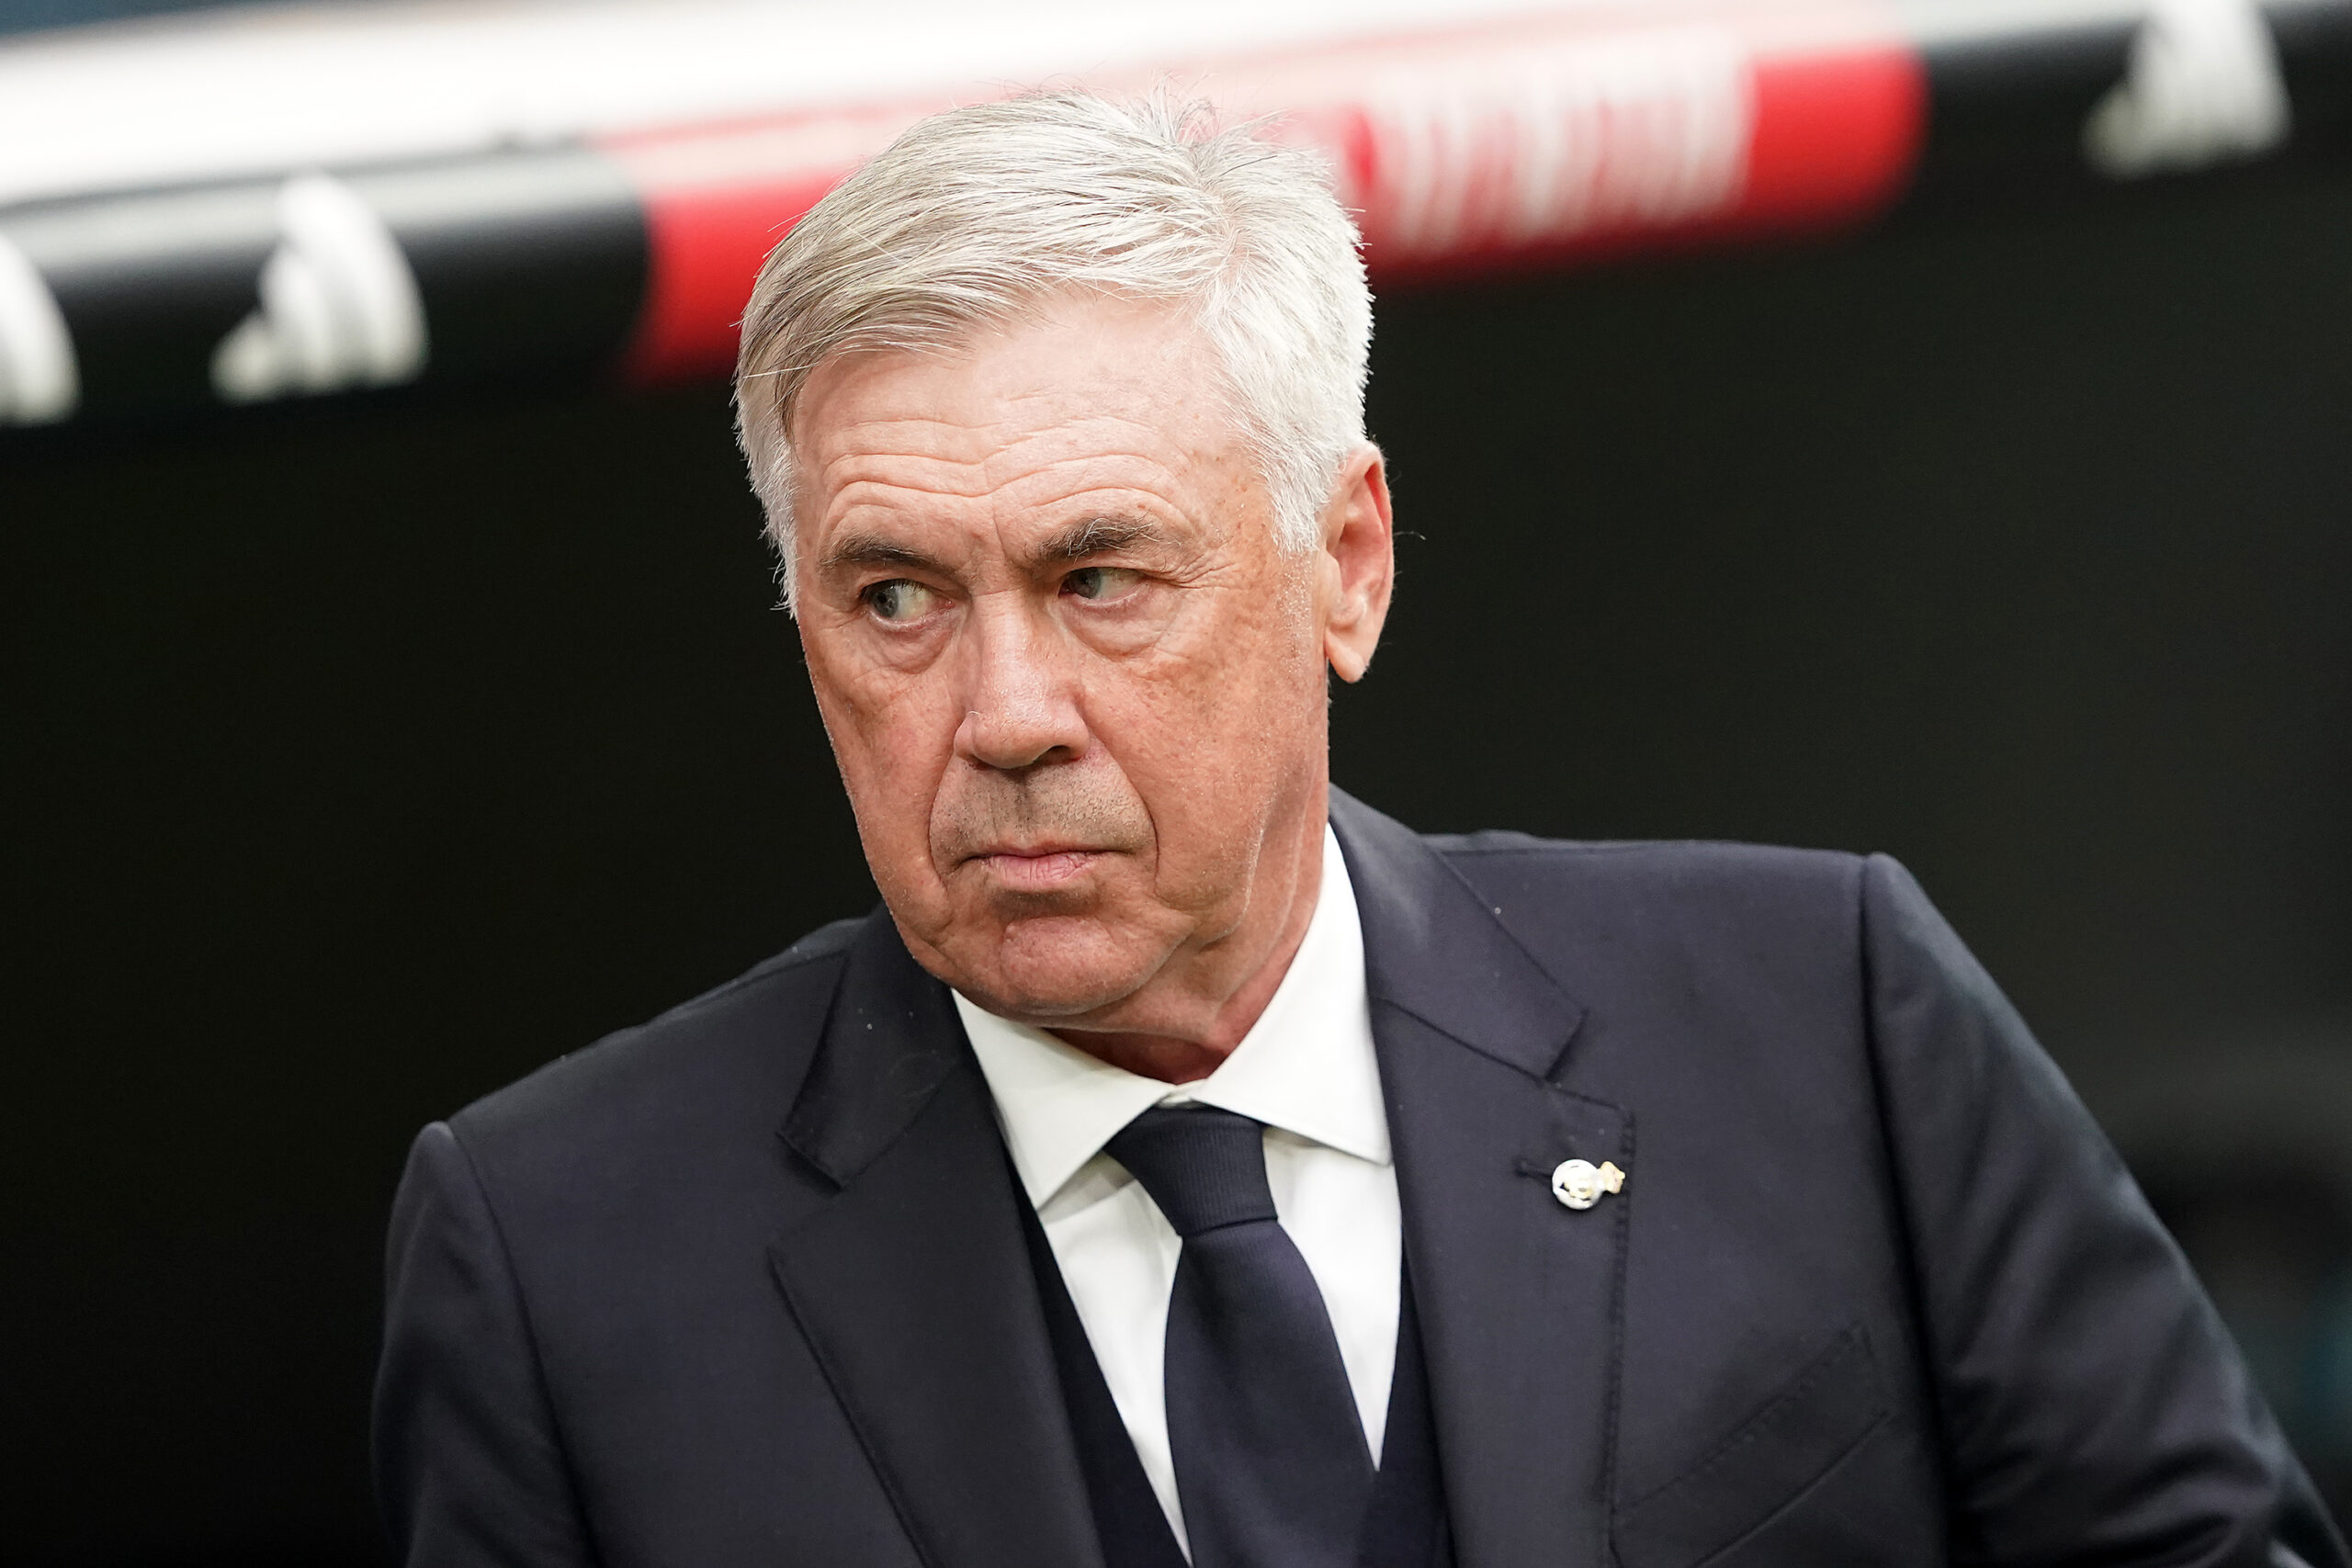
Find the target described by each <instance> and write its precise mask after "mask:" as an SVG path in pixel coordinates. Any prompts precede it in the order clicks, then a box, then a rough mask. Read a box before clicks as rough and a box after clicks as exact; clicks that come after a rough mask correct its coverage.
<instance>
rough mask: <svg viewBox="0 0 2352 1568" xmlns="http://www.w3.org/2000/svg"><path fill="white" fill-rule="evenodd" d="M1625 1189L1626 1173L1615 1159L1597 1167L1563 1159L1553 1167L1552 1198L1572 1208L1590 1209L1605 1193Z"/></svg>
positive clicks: (1576, 1160) (1584, 1162)
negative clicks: (1619, 1167) (1618, 1166)
mask: <svg viewBox="0 0 2352 1568" xmlns="http://www.w3.org/2000/svg"><path fill="white" fill-rule="evenodd" d="M1623 1190H1625V1173H1624V1172H1623V1171H1622V1170H1620V1169H1618V1168H1617V1162H1616V1161H1615V1160H1603V1161H1601V1162H1600V1164H1599V1165H1598V1166H1596V1165H1594V1164H1593V1163H1592V1162H1591V1161H1590V1160H1589V1159H1564V1160H1562V1161H1561V1162H1560V1163H1559V1164H1558V1165H1555V1166H1554V1167H1553V1168H1552V1196H1553V1197H1555V1198H1557V1199H1558V1200H1559V1201H1561V1202H1562V1203H1565V1204H1566V1205H1567V1206H1568V1207H1569V1208H1571V1209H1589V1208H1591V1207H1592V1206H1593V1205H1594V1204H1595V1203H1598V1202H1600V1195H1601V1194H1602V1193H1604V1192H1623Z"/></svg>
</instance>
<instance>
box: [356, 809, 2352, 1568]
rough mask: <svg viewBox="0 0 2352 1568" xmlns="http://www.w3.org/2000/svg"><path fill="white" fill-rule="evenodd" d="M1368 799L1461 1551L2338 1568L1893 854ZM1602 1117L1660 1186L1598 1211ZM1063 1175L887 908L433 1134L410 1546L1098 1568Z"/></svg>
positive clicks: (529, 1556) (404, 1320)
mask: <svg viewBox="0 0 2352 1568" xmlns="http://www.w3.org/2000/svg"><path fill="white" fill-rule="evenodd" d="M1331 818H1332V822H1333V825H1334V827H1335V828H1336V829H1337V830H1338V833H1339V838H1340V847H1341V850H1342V852H1344V853H1345V855H1346V857H1347V862H1348V869H1349V874H1350V875H1351V878H1352V879H1353V881H1354V884H1355V888H1356V896H1357V898H1358V900H1359V902H1360V905H1361V908H1362V916H1363V934H1364V952H1365V963H1366V966H1367V969H1368V972H1369V980H1370V990H1371V997H1372V1016H1373V1031H1374V1040H1375V1043H1376V1046H1377V1050H1378V1054H1379V1061H1380V1070H1381V1076H1382V1082H1383V1089H1384V1091H1385V1096H1386V1100H1387V1109H1388V1119H1389V1124H1390V1128H1391V1132H1392V1134H1393V1137H1394V1142H1395V1147H1396V1153H1397V1181H1398V1188H1399V1191H1400V1194H1401V1197H1402V1201H1403V1208H1404V1224H1405V1247H1406V1254H1407V1258H1408V1263H1409V1269H1410V1273H1411V1277H1412V1280H1413V1287H1414V1295H1415V1300H1416V1303H1417V1304H1418V1308H1419V1316H1420V1325H1421V1334H1422V1338H1423V1345H1424V1348H1425V1352H1426V1357H1427V1364H1428V1374H1429V1384H1430V1398H1431V1404H1432V1409H1433V1413H1434V1424H1435V1428H1436V1432H1437V1436H1438V1445H1439V1457H1440V1467H1441V1472H1442V1483H1443V1489H1444V1495H1445V1499H1446V1506H1447V1509H1448V1512H1449V1514H1450V1517H1451V1520H1452V1529H1453V1540H1454V1546H1455V1550H1456V1552H1457V1554H1458V1558H1459V1562H1460V1563H1461V1564H1462V1565H1463V1568H1539V1565H1540V1568H1551V1565H1555V1564H1556V1565H1562V1568H1566V1565H1576V1568H1600V1565H1602V1564H1608V1563H1615V1564H1621V1565H1622V1568H1698V1565H1700V1564H1702V1563H1703V1564H1707V1565H1709V1568H1753V1565H1761V1564H1791V1565H1803V1568H1826V1565H1833V1564H1849V1563H1850V1564H1864V1563H1868V1564H1901V1565H1905V1568H1924V1565H1928V1564H1936V1563H1943V1562H1953V1563H2003V1564H2042V1563H2050V1564H2055V1563H2100V1564H2119V1565H2120V1564H2158V1563H2162V1564H2168V1565H2172V1564H2177V1565H2183V1568H2186V1565H2189V1564H2199V1565H2206V1564H2212V1565H2219V1564H2244V1565H2246V1568H2256V1565H2262V1568H2293V1565H2295V1564H2297V1563H2309V1564H2311V1565H2312V1568H2345V1561H2346V1560H2345V1555H2344V1551H2343V1547H2342V1545H2341V1542H2340V1540H2338V1538H2337V1537H2336V1535H2335V1530H2334V1529H2333V1528H2332V1526H2331V1525H2330V1524H2329V1522H2328V1520H2327V1518H2326V1517H2325V1515H2324V1512H2323V1511H2322V1510H2321V1508H2320V1506H2319V1505H2318V1504H2317V1502H2316V1501H2315V1500H2314V1498H2313V1495H2312V1490H2311V1486H2310V1483H2308V1481H2307V1480H2306V1479H2305V1477H2304V1475H2303V1473H2302V1472H2301V1468H2300V1467H2299V1466H2298V1465H2297V1463H2296V1461H2295V1460H2294V1459H2293V1457H2292V1456H2291V1455H2290V1453H2289V1451H2288V1450H2287V1449H2286V1447H2285V1446H2284V1444H2283V1443H2282V1441H2281V1439H2280V1438H2279V1435H2278V1429H2277V1427H2276V1426H2275V1425H2274V1423H2273V1422H2272V1420H2271V1418H2270V1416H2269V1415H2268V1413H2267V1411H2266V1410H2265V1409H2264V1407H2263V1404H2262V1403H2261V1400H2260V1399H2259V1397H2258V1396H2257V1395H2256V1393H2255V1391H2254V1390H2253V1388H2252V1387H2251V1385H2250V1384H2249V1382H2248V1381H2247V1377H2246V1374H2245V1369H2244V1367H2243V1366H2242V1365H2241V1363H2240V1361H2239V1359H2238V1357H2237V1356H2236V1354H2235V1353H2234V1352H2233V1350H2232V1348H2231V1347H2230V1345H2229V1343H2228V1341H2227V1339H2226V1337H2224V1334H2223V1331H2222V1327H2221V1325H2219V1323H2218V1322H2217V1321H2216V1319H2215V1317H2214V1315H2213V1313H2212V1310H2211V1307H2210V1306H2209V1305H2208V1304H2207V1303H2206V1300H2205V1298H2204V1296H2203V1295H2202V1294H2201V1292H2199V1289H2198V1287H2197V1285H2196V1283H2195V1282H2194V1280H2192V1279H2191V1277H2190V1275H2189V1272H2188V1269H2187V1268H2186V1266H2185V1265H2184V1264H2183V1262H2182V1259H2181V1257H2180V1254H2179V1252H2178V1251H2177V1248H2176V1247H2174V1246H2173V1244H2172V1242H2171V1241H2170V1239H2168V1238H2167V1237H2166V1235H2165V1233H2164V1231H2163V1230H2162V1229H2161V1228H2160V1227H2159V1226H2158V1224H2157V1223H2156V1221H2155V1220H2154V1217H2153V1216H2152V1215H2151V1214H2150V1213H2149V1211H2148V1209H2147V1206H2146V1204H2145V1203H2144V1202H2143V1200H2142V1199H2141V1196H2140V1194H2139V1192H2138V1191H2137V1190H2136V1189H2135V1188H2134V1187H2133V1185H2132V1182H2131V1179H2130V1177H2129V1176H2127V1175H2126V1174H2125V1172H2124V1169H2123V1168H2122V1166H2121V1164H2120V1162H2119V1161H2118V1160H2117V1158H2116V1156H2115V1154H2114V1153H2113V1151H2112V1150H2111V1149H2110V1148H2109V1145H2108V1144H2107V1142H2106V1140H2105V1139H2104V1138H2103V1137H2101V1136H2100V1134H2099V1133H2098V1130H2097V1129H2096V1128H2095V1127H2094V1126H2093V1125H2092V1123H2091V1122H2090V1121H2089V1119H2088V1118H2087V1117H2086V1115H2085V1114H2084V1112H2083V1111H2082V1109H2081V1107H2080V1106H2079V1105H2078V1104H2077V1102H2076V1101H2075V1098H2074V1096H2073V1094H2072V1093H2071V1092H2070V1091H2069V1090H2068V1089H2067V1087H2066V1085H2065V1083H2064V1080H2063V1079H2062V1078H2061V1077H2060V1076H2059V1074H2058V1072H2057V1070H2056V1069H2055V1068H2054V1067H2053V1066H2052V1065H2051V1063H2050V1062H2049V1060H2048V1059H2047V1058H2046V1057H2045V1056H2044V1055H2042V1053H2041V1050H2040V1049H2039V1048H2038V1047H2037V1046H2036V1045H2035V1044H2034V1043H2033V1041H2032V1039H2031V1037H2030V1035H2029V1034H2028V1032H2027V1031H2026V1029H2025V1026H2024V1024H2023V1023H2022V1022H2021V1021H2019V1020H2018V1016H2017V1014H2016V1013H2015V1012H2014V1011H2013V1010H2011V1009H2010V1007H2009V1006H2008V1004H2007V1001H2005V1000H2004V999H2003V998H2002V996H2001V994H2000V992H1999V990H1998V989H1997V988H1996V987H1995V986H1994V984H1993V982H1992V980H1991V979H1990V978H1989V977H1988V976H1986V975H1985V972H1984V971H1983V969H1981V968H1980V967H1979V966H1978V965H1977V964H1976V963H1975V962H1974V961H1973V959H1972V958H1971V957H1970V955H1969V954H1968V953H1967V952H1966V950H1965V949H1964V948H1963V947H1962V945H1961V943H1960V942H1959V941H1958V940H1957V939H1956V938H1955V937H1954V936H1953V934H1952V933H1951V931H1950V929H1949V928H1948V927H1947V926H1946V925H1945V924H1944V923H1943V921H1942V920H1941V919H1939V918H1938V916H1937V915H1936V913H1935V911H1934V910H1933V909H1932V908H1930V907H1929V905H1928V901H1927V899H1926V898H1925V897H1923V896H1922V895H1921V894H1920V892H1919V890H1918V888H1917V886H1915V885H1914V884H1913V882H1912V881H1911V880H1910V878H1909V877H1908V876H1907V875H1905V873H1904V872H1903V870H1902V869H1901V868H1900V867H1899V866H1897V865H1896V864H1895V863H1893V862H1892V861H1889V860H1886V859H1884V858H1871V859H1868V860H1864V859H1858V858H1854V857H1850V856H1846V855H1837V854H1826V853H1813V852H1795V851H1785V850H1770V849H1754V848H1743V847H1735V846H1723V845H1690V844H1567V843H1554V842H1545V841H1543V840H1535V839H1532V838H1526V837H1523V836H1521V835H1517V834H1507V833H1496V834H1479V835H1475V836H1472V837H1467V838H1422V837H1419V836H1418V835H1416V834H1414V833H1412V832H1410V831H1408V830H1407V829H1404V828H1402V827H1400V826H1398V825H1397V823H1395V822H1393V821H1391V820H1389V819H1388V818H1385V817H1383V816H1380V815H1379V814H1378V813H1376V812H1374V811H1372V810H1370V809H1368V808H1367V807H1363V806H1362V805H1360V804H1358V803H1356V802H1354V801H1352V800H1350V799H1349V798H1347V797H1346V796H1344V795H1338V794H1336V792H1335V794H1334V796H1333V800H1332V806H1331ZM1570 1157H1582V1158H1586V1159H1589V1160H1590V1161H1592V1162H1593V1163H1594V1164H1596V1165H1597V1164H1599V1163H1600V1162H1601V1161H1603V1160H1613V1161H1615V1162H1616V1164H1617V1165H1618V1166H1620V1167H1621V1168H1623V1169H1624V1170H1625V1171H1626V1172H1628V1173H1629V1179H1628V1180H1627V1182H1626V1183H1625V1187H1624V1190H1623V1191H1622V1192H1620V1193H1618V1194H1615V1195H1612V1196H1609V1197H1604V1198H1602V1199H1601V1200H1600V1201H1599V1202H1598V1203H1597V1204H1596V1205H1595V1206H1593V1207H1591V1208H1589V1209H1587V1210H1583V1211H1577V1210H1572V1209H1569V1208H1567V1207H1565V1206H1563V1205H1562V1204H1561V1203H1560V1202H1558V1201H1555V1199H1554V1197H1553V1195H1552V1192H1551V1190H1550V1187H1549V1177H1550V1173H1551V1171H1552V1169H1553V1168H1554V1167H1555V1166H1556V1165H1557V1164H1559V1163H1560V1162H1561V1161H1562V1160H1564V1159H1566V1158H1570ZM1023 1201H1024V1200H1023V1196H1022V1194H1021V1191H1020V1190H1019V1189H1018V1187H1017V1186H1016V1185H1015V1184H1014V1182H1013V1180H1012V1176H1011V1173H1010V1170H1009V1168H1008V1164H1007V1161H1006V1158H1005V1155H1004V1151H1003V1147H1002V1144H1001V1138H1000V1134H999V1133H998V1130H997V1127H996V1123H995V1121H994V1118H993V1115H992V1113H991V1110H990V1106H989V1096H988V1089H987V1086H986V1084H985V1082H984V1081H983V1079H982V1077H981V1075H980V1073H979V1070H978V1065H977V1063H976V1062H975V1060H974V1059H973V1056H972V1054H971V1051H970V1048H969V1046H968V1044H967V1043H966V1041H965V1038H964V1034H963V1031H962V1029H961V1028H960V1026H959V1025H958V1023H957V1021H956V1013H955V1010H954V1009H953V1007H952V1005H951V1004H950V1001H949V996H948V992H947V990H946V988H945V987H944V986H942V985H941V984H940V983H939V982H938V981H936V980H934V979H933V978H932V977H931V976H928V975H926V974H925V973H924V972H923V971H922V970H921V969H920V968H919V967H917V966H916V964H914V962H913V961H912V960H911V959H910V957H909V955H908V953H907V952H906V949H905V947H904V946H903V945H902V943H901V942H899V937H898V935H897V933H896V931H895V930H894V928H893V927H892V925H891V923H890V921H889V919H888V916H887V915H886V914H883V913H881V912H878V911H877V912H876V914H875V915H873V916H871V917H869V918H867V919H864V920H856V921H842V922H840V923H838V924H835V925H832V926H828V927H826V928H825V929H824V930H822V931H819V932H817V933H816V934H815V935H813V936H811V937H809V938H808V939H807V940H806V941H804V942H800V943H799V944H798V945H797V946H795V947H794V948H792V949H791V950H790V951H789V952H787V953H784V954H782V955H781V956H779V957H777V958H775V959H773V960H771V961H769V962H768V963H766V964H762V965H761V966H759V967H758V968H756V969H754V970H752V972H751V973H750V974H748V975H745V976H743V977H742V978H741V979H739V980H736V981H735V982H733V983H732V984H730V985H728V986H726V987H721V988H720V989H718V990H717V991H714V992H712V993H711V994H709V995H708V996H706V997H703V998H700V999H699V1000H696V1001H694V1002H690V1003H688V1004H686V1005H685V1006H684V1007H682V1008H680V1009H678V1010H675V1011H673V1012H671V1013H668V1014H666V1015H664V1016H663V1017H662V1018H660V1019H657V1020H655V1021H653V1022H651V1023H650V1024H647V1025H645V1026H644V1027H642V1028H639V1029H633V1030H629V1031H627V1032H623V1033H620V1034H617V1035H616V1036H614V1037H612V1038H611V1039H608V1040H606V1041H605V1042H603V1043H600V1044H598V1045H596V1046H594V1047H593V1048H592V1049H589V1050H586V1051H582V1052H580V1053H579V1054H577V1055H571V1056H568V1057H566V1058H564V1059H563V1060H561V1061H560V1062H557V1063H555V1064H554V1065H552V1066H548V1067H547V1068H545V1069H543V1070H542V1071H540V1072H538V1073H537V1074H536V1075H534V1076H532V1077H529V1078H526V1079H525V1080H524V1081H523V1082H521V1083H519V1084H516V1085H515V1086H514V1087H512V1088H510V1089H505V1090H503V1091H501V1092H500V1093H497V1094H494V1095H492V1096H491V1097H490V1098H488V1099H487V1100H482V1101H481V1102H479V1103H478V1104H475V1105H473V1106H471V1107H469V1108H468V1109H467V1110H465V1111H461V1112H459V1113H458V1115H456V1116H454V1117H452V1118H451V1119H450V1120H449V1121H448V1122H446V1123H435V1125H433V1126H431V1127H429V1128H427V1129H426V1130H425V1131H424V1134H422V1135H421V1136H420V1137H419V1138H418V1140H417V1143H416V1146H415V1149H414V1152H413V1156H412V1158H411V1162H410V1165H409V1168H408V1173H407V1176H406V1178H405V1179H404V1180H403V1182H402V1184H401V1192H400V1197H399V1200H398V1203H397V1207H396V1210H395V1213H394V1217H393V1222H392V1230H391V1244H390V1300H389V1305H388V1319H387V1325H386V1342H385V1348H384V1358H383V1364H382V1370H381V1374H380V1381H379V1389H378V1403H377V1422H378V1434H377V1441H378V1464H379V1485H380V1488H381V1492H382V1495H383V1497H384V1501H385V1504H386V1507H387V1511H388V1513H389V1515H390V1521H391V1526H392V1530H393V1534H394V1536H395V1538H396V1540H397V1542H398V1545H399V1548H400V1550H401V1552H402V1553H403V1555H404V1558H405V1560H406V1561H407V1562H411V1563H415V1564H426V1565H434V1568H471V1565H474V1564H490V1563H499V1564H510V1565H524V1564H527V1565H533V1568H537V1565H547V1568H556V1565H565V1568H570V1565H574V1564H580V1565H585V1564H590V1563H595V1564H601V1565H603V1568H652V1565H655V1564H660V1565H663V1568H793V1565H798V1564H807V1565H810V1568H817V1565H822V1568H847V1565H853V1564H854V1565H859V1568H865V1565H872V1568H916V1565H918V1564H921V1565H928V1568H991V1565H1001V1568H1061V1565H1065V1564H1067V1565H1069V1568H1099V1565H1100V1563H1101V1562H1102V1552H1101V1548H1100V1546H1099V1543H1098V1542H1097V1540H1095V1537H1094V1526H1093V1521H1092V1517H1091V1513H1090V1511H1089V1506H1088V1501H1087V1496H1086V1493H1085V1489H1084V1483H1083V1481H1082V1480H1081V1478H1080V1465H1079V1460H1078V1456H1077V1453H1076V1451H1075V1449H1074V1446H1073V1441H1072V1438H1071V1436H1070V1427H1069V1418H1068V1416H1067V1415H1066V1413H1065V1407H1064V1404H1063V1400H1062V1396H1061V1393H1060V1391H1059V1388H1058V1386H1057V1380H1056V1372H1055V1365H1054V1360H1053V1357H1052V1354H1051V1351H1050V1349H1049V1348H1048V1344H1047V1339H1046V1328H1045V1325H1044V1320H1043V1317H1042V1315H1041V1311H1040V1307H1039V1301H1038V1291H1037V1282H1036V1279H1035V1275H1034V1274H1033V1273H1032V1271H1031V1267H1030V1261H1029V1257H1028V1254H1027V1252H1026V1250H1025V1248H1024V1245H1023V1216H1022V1212H1021V1205H1022V1203H1023Z"/></svg>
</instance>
